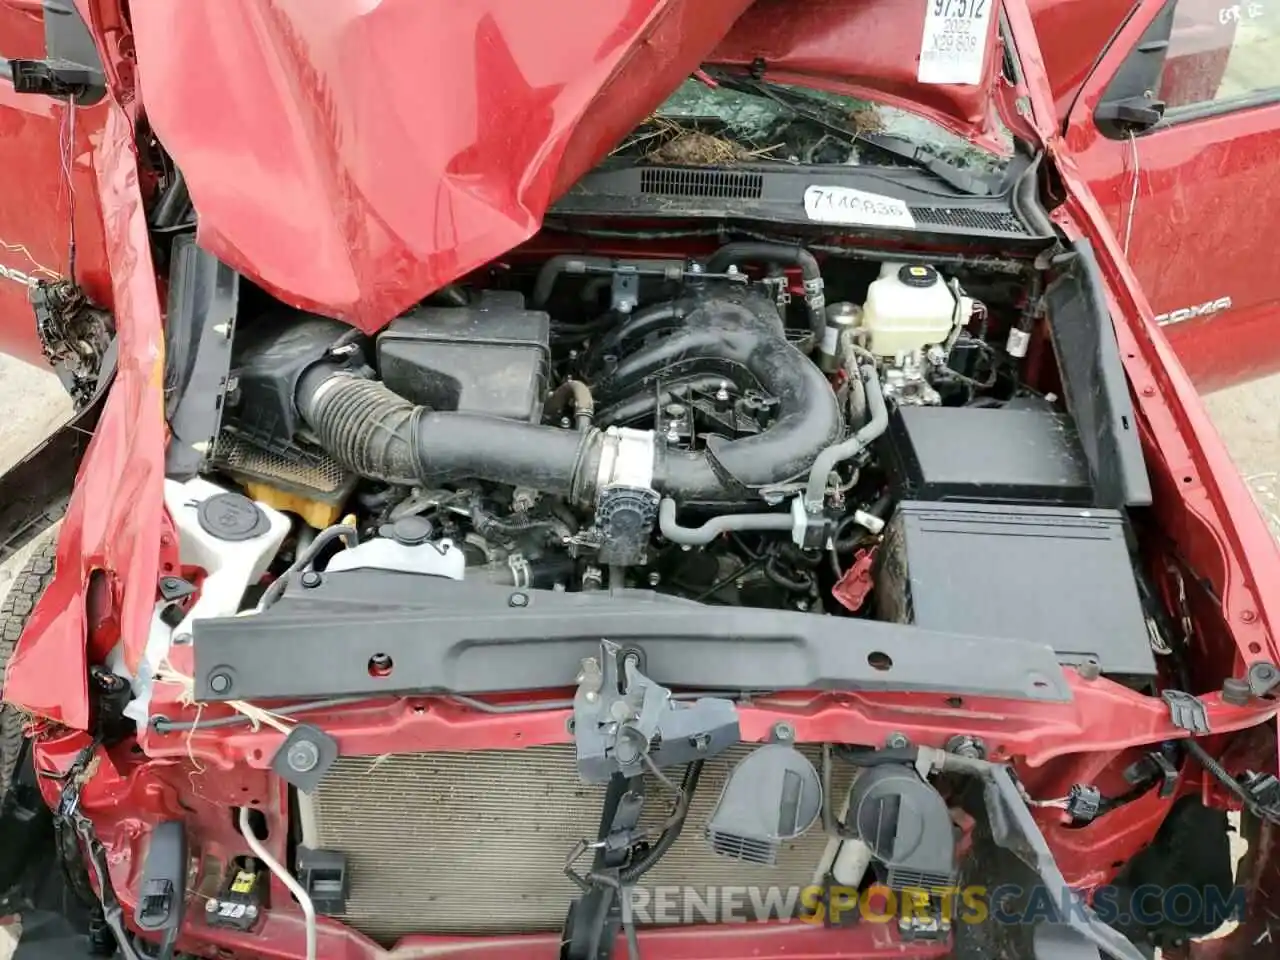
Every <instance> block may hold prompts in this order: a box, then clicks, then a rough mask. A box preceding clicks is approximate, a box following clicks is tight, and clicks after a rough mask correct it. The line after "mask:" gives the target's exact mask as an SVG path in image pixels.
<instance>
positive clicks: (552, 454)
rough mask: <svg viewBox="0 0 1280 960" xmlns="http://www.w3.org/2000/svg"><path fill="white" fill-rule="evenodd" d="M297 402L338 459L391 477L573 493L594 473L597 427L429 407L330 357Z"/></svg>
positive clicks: (303, 385)
mask: <svg viewBox="0 0 1280 960" xmlns="http://www.w3.org/2000/svg"><path fill="white" fill-rule="evenodd" d="M297 404H298V410H299V412H301V414H302V416H303V418H304V419H305V420H306V421H307V423H308V424H310V425H311V429H312V430H313V431H314V432H315V434H316V437H317V438H318V439H319V441H320V445H321V446H322V447H323V448H324V449H325V450H327V451H328V452H329V453H330V454H331V455H332V456H333V457H334V459H336V460H337V461H338V462H339V463H342V464H343V465H345V466H347V467H349V468H350V469H351V470H353V471H355V472H356V473H358V474H360V475H361V476H364V477H370V478H372V479H375V480H383V481H385V482H387V483H400V484H406V485H409V484H418V483H441V482H446V481H453V480H461V479H468V478H478V479H482V480H489V481H492V482H494V483H505V484H509V485H511V486H516V487H532V488H533V489H535V490H539V491H542V492H544V493H554V494H559V495H561V496H570V495H572V494H574V493H576V492H580V491H577V490H575V484H576V483H578V482H579V481H582V482H583V483H587V482H591V481H594V478H595V470H596V466H597V461H598V457H599V449H598V448H599V443H598V437H599V435H598V434H595V433H587V434H584V433H579V432H576V431H571V430H562V429H560V428H558V427H544V426H540V425H537V424H532V423H522V422H520V421H518V420H507V419H504V418H502V417H491V416H484V415H482V414H472V413H450V412H434V411H430V410H427V409H426V408H425V407H415V406H414V405H413V404H411V403H409V402H408V401H407V400H405V399H404V398H403V397H401V396H399V395H398V394H396V393H393V392H392V391H391V390H389V389H387V387H386V386H385V385H384V384H382V383H379V382H377V381H374V380H363V379H360V378H358V377H354V376H351V375H349V374H345V373H341V372H338V371H335V370H334V369H333V368H332V367H329V366H327V365H324V364H320V365H318V366H316V367H314V368H312V369H311V370H309V371H308V372H307V374H306V375H305V376H304V377H303V378H302V380H301V382H300V384H299V387H298V397H297ZM593 453H594V458H593V456H592V454H593Z"/></svg>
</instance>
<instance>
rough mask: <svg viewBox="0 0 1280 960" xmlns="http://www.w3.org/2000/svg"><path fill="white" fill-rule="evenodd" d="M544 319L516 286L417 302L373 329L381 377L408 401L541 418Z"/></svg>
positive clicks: (546, 342) (547, 351) (546, 344)
mask: <svg viewBox="0 0 1280 960" xmlns="http://www.w3.org/2000/svg"><path fill="white" fill-rule="evenodd" d="M550 355H551V318H550V316H549V315H547V314H545V313H542V312H541V311H537V310H526V309H525V308H524V298H523V297H522V296H521V295H520V294H519V293H518V292H508V291H488V292H485V293H483V294H481V295H480V296H479V297H478V298H477V300H476V302H475V304H474V305H472V306H466V307H423V308H421V309H418V310H414V311H412V312H410V313H407V314H405V315H404V316H402V317H397V318H396V319H395V320H393V321H392V322H391V323H390V324H389V325H388V326H387V329H386V330H385V331H383V332H382V333H381V334H380V335H379V336H378V371H379V374H380V375H381V377H382V382H383V383H385V384H386V385H387V387H388V388H389V389H390V390H393V391H395V392H396V393H398V394H399V395H400V396H402V397H404V398H405V399H406V400H409V401H411V402H413V403H417V404H422V405H424V406H427V407H430V408H431V409H433V410H460V411H463V412H466V413H483V414H489V415H491V416H495V417H506V418H508V419H511V420H527V421H531V422H534V423H536V422H538V421H539V420H541V418H542V404H543V398H544V397H545V395H546V390H547V371H548V367H549V365H550Z"/></svg>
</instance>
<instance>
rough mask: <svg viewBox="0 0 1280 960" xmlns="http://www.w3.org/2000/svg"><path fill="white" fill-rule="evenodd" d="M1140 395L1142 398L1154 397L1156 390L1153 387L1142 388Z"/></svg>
mask: <svg viewBox="0 0 1280 960" xmlns="http://www.w3.org/2000/svg"><path fill="white" fill-rule="evenodd" d="M1142 395H1143V396H1144V397H1154V396H1155V395H1156V388H1155V387H1143V388H1142Z"/></svg>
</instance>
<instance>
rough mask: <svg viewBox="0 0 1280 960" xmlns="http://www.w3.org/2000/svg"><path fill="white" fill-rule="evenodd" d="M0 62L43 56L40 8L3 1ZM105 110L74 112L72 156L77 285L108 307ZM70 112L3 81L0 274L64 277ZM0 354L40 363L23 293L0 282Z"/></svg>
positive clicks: (11, 282) (0, 108) (2, 279)
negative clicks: (100, 172) (102, 166)
mask: <svg viewBox="0 0 1280 960" xmlns="http://www.w3.org/2000/svg"><path fill="white" fill-rule="evenodd" d="M0 56H2V57H9V58H13V57H30V58H40V57H43V56H44V25H43V21H42V19H41V14H40V5H39V4H38V3H28V2H25V0H0ZM105 117H106V108H105V107H104V106H101V105H99V106H96V107H92V108H88V109H84V108H81V109H78V110H77V115H76V135H75V142H74V144H73V146H72V149H71V151H70V154H69V156H70V169H71V182H72V184H73V186H74V188H75V200H76V202H75V218H76V248H77V253H76V255H77V270H76V278H77V279H78V280H79V281H80V283H81V284H82V285H83V286H84V288H85V289H86V290H87V291H88V292H89V295H90V296H92V297H93V298H94V299H95V300H97V301H98V302H99V303H101V304H103V305H104V306H107V307H110V306H111V304H112V296H111V271H110V267H109V265H108V263H107V257H106V251H105V248H104V246H103V232H102V216H101V213H100V203H99V198H98V182H97V177H96V175H95V173H94V168H93V151H94V144H95V143H96V142H97V141H98V140H99V139H100V137H101V131H102V124H103V121H104V118H105ZM66 122H67V107H66V105H65V104H62V103H57V102H55V101H53V100H51V99H49V98H48V97H33V96H21V95H19V94H16V93H14V92H13V86H12V84H10V83H9V82H8V81H2V80H0V170H3V171H4V178H5V186H4V189H2V190H0V267H3V268H5V269H6V270H17V271H21V272H22V273H24V274H26V275H28V276H35V277H43V278H45V279H50V278H53V277H57V276H65V275H66V274H67V271H68V263H67V258H68V249H69V247H68V242H69V239H70V224H71V207H72V204H71V193H70V191H69V190H68V189H67V188H66V186H65V185H64V176H63V172H62V157H63V150H62V147H61V146H60V141H59V137H60V136H62V135H64V134H62V130H63V128H64V125H65V124H66ZM0 353H6V354H11V355H13V356H17V357H20V358H22V359H24V360H29V361H31V362H33V363H43V355H42V353H41V348H40V340H39V338H38V337H37V335H36V328H35V316H34V314H33V313H32V310H31V304H30V302H29V301H28V298H27V288H26V287H25V286H24V285H23V284H21V283H18V282H15V281H14V280H11V279H8V278H6V277H0Z"/></svg>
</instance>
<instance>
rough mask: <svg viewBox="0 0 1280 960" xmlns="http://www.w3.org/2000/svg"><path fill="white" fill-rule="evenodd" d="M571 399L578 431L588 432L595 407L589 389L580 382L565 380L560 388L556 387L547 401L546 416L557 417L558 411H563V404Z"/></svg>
mask: <svg viewBox="0 0 1280 960" xmlns="http://www.w3.org/2000/svg"><path fill="white" fill-rule="evenodd" d="M570 397H572V398H573V418H574V420H575V421H576V422H577V426H578V429H579V430H584V431H585V430H590V429H591V423H592V419H593V418H594V417H595V412H596V405H595V401H594V400H592V399H591V388H590V387H588V386H587V385H586V384H585V383H583V382H582V381H581V380H566V381H565V382H564V383H562V384H560V386H558V387H556V389H555V391H554V392H553V393H552V394H551V397H550V398H549V399H548V400H547V406H546V414H547V415H548V416H551V417H558V416H559V415H560V411H561V410H563V409H564V405H565V402H566V401H568V400H569V398H570Z"/></svg>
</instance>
